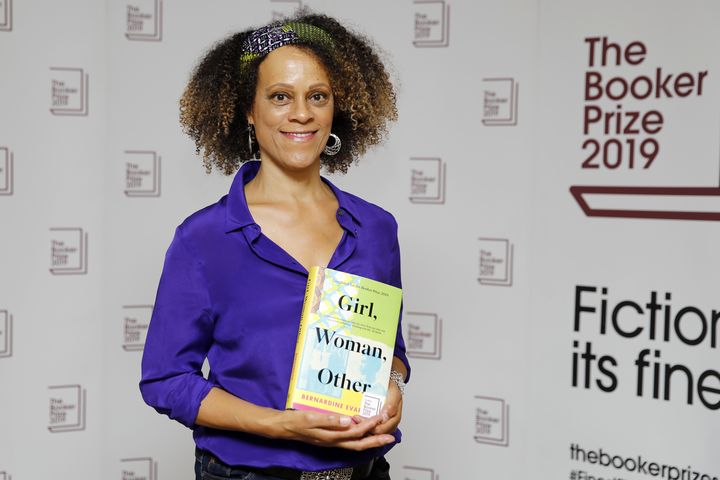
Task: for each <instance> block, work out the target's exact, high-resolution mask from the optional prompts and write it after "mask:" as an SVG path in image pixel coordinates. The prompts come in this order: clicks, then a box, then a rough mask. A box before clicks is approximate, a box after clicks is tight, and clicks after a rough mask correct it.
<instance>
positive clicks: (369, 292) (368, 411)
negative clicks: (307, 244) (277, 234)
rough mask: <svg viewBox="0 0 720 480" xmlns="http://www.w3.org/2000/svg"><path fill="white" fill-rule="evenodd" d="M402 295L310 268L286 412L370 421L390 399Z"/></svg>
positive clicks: (385, 287) (375, 284)
mask: <svg viewBox="0 0 720 480" xmlns="http://www.w3.org/2000/svg"><path fill="white" fill-rule="evenodd" d="M401 302H402V290H400V289H399V288H396V287H393V286H391V285H387V284H385V283H382V282H377V281H375V280H371V279H369V278H365V277H361V276H359V275H352V274H349V273H345V272H341V271H338V270H332V269H329V268H323V267H312V268H311V269H310V272H309V275H308V283H307V288H306V290H305V301H304V303H303V309H302V315H301V317H300V328H299V330H298V339H297V345H296V347H295V360H294V362H293V369H292V375H291V377H290V386H289V388H288V396H287V404H286V408H291V409H296V410H315V411H320V412H325V413H340V414H343V415H361V416H363V417H372V416H373V415H378V414H380V411H381V409H382V407H383V404H384V403H385V396H386V395H387V388H388V382H389V380H390V366H391V364H392V359H393V352H394V349H395V336H396V334H397V326H398V321H399V319H400V305H401Z"/></svg>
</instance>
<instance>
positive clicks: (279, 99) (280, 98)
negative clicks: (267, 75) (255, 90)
mask: <svg viewBox="0 0 720 480" xmlns="http://www.w3.org/2000/svg"><path fill="white" fill-rule="evenodd" d="M270 100H272V101H273V102H274V103H277V104H280V105H284V104H286V103H288V102H289V101H290V96H289V95H288V94H287V93H284V92H277V93H273V94H272V95H270Z"/></svg>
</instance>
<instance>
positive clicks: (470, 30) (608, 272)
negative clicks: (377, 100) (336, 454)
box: [0, 0, 720, 480]
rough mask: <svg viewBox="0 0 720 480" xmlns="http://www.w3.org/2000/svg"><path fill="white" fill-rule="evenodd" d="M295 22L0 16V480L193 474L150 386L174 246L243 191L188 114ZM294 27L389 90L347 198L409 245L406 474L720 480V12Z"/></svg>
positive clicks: (398, 470) (30, 4)
mask: <svg viewBox="0 0 720 480" xmlns="http://www.w3.org/2000/svg"><path fill="white" fill-rule="evenodd" d="M299 4H300V2H299V1H292V0H287V1H280V0H278V1H272V0H253V1H250V0H246V1H243V2H239V1H237V0H215V1H213V2H191V1H188V0H165V1H163V0H115V1H106V2H97V1H92V0H68V1H66V2H49V1H42V0H0V60H1V61H2V75H0V385H1V388H2V390H0V480H11V479H14V480H23V479H35V478H58V479H70V478H73V479H78V480H84V479H87V480H90V479H96V478H108V479H119V480H120V479H121V480H141V479H144V480H158V479H181V478H192V463H193V459H192V448H193V446H192V439H191V434H190V431H189V430H187V429H185V428H184V427H182V426H180V425H179V424H176V423H174V422H172V421H170V420H168V419H167V418H166V417H163V416H160V415H158V414H156V413H155V412H154V411H153V410H152V409H150V408H149V407H147V406H145V405H144V403H143V402H142V400H141V398H140V395H139V391H138V388H137V383H138V380H139V364H140V358H141V350H142V345H143V342H144V334H145V331H146V329H147V323H148V321H149V313H150V309H151V308H152V303H153V301H154V295H155V289H156V287H157V282H158V279H159V275H160V269H161V266H162V260H163V257H164V253H165V250H166V248H167V246H168V244H169V242H170V240H171V237H172V232H173V230H174V228H175V226H176V225H177V224H178V223H180V222H181V221H182V219H183V218H185V217H186V216H187V215H189V214H190V213H192V212H193V211H195V210H198V209H199V208H201V207H203V206H205V205H207V204H210V203H212V202H214V201H216V200H217V199H218V198H219V197H220V196H222V195H223V194H225V193H226V192H227V190H228V188H229V185H230V182H231V178H229V177H223V176H221V175H220V174H218V173H213V174H211V175H209V176H208V175H206V174H205V173H204V169H203V167H202V164H201V161H200V160H199V159H198V158H197V157H196V156H195V153H194V145H193V144H192V142H191V141H190V140H189V139H187V138H185V137H184V136H183V134H182V132H181V130H180V127H179V125H178V121H177V118H178V104H177V102H178V98H179V96H180V94H181V92H182V89H183V87H184V85H185V83H186V81H187V79H188V75H189V73H190V70H191V68H192V66H193V65H194V63H195V62H196V61H197V59H198V58H199V57H200V56H201V55H202V53H203V51H205V49H206V48H208V47H209V46H210V45H211V44H212V43H213V42H215V41H217V40H219V39H220V38H222V37H224V36H225V35H226V34H228V33H230V32H234V31H238V30H243V29H245V28H248V27H250V26H253V25H258V24H262V23H265V22H267V21H269V20H271V19H272V18H274V17H276V16H278V15H282V14H284V13H290V12H292V11H293V10H294V9H295V8H296V7H297V6H298V5H299ZM303 5H307V6H309V7H311V8H313V9H315V10H317V11H322V12H327V13H329V14H331V15H334V16H337V17H338V18H340V19H341V20H344V21H346V22H347V23H349V24H350V25H353V26H355V27H356V28H357V29H358V30H360V31H362V32H365V33H366V34H367V35H369V36H370V37H371V38H373V39H374V40H375V41H376V42H377V44H378V46H379V47H380V48H381V49H382V51H383V52H384V55H385V58H387V60H388V62H389V64H390V65H391V66H392V71H393V78H394V79H395V82H396V84H397V86H398V92H399V97H398V99H399V105H398V107H399V111H400V120H399V122H398V124H397V125H395V127H394V129H393V130H392V132H391V136H390V139H389V141H388V142H387V143H386V144H384V145H383V146H382V147H379V148H377V149H375V150H373V151H372V152H371V153H370V154H368V155H367V156H366V157H365V158H363V159H362V160H361V161H360V163H359V164H358V165H357V166H355V167H353V168H352V169H351V171H350V173H349V174H348V175H346V176H333V177H332V180H333V181H334V182H336V183H337V184H338V185H340V186H341V187H343V188H345V189H346V190H349V191H351V192H353V193H356V194H358V195H360V196H362V197H364V198H366V199H368V200H370V201H372V202H374V203H377V204H380V205H382V206H383V207H385V208H386V209H388V210H390V211H391V212H393V213H394V214H395V216H396V217H397V219H398V222H399V224H400V236H401V238H400V240H401V248H402V258H403V280H404V295H405V316H404V322H405V336H406V342H407V343H408V346H409V349H410V354H411V357H412V358H411V361H412V362H413V369H414V370H413V377H412V380H411V383H410V385H409V386H408V390H407V392H408V393H407V396H406V403H405V412H404V418H403V424H402V427H403V431H404V437H403V443H402V444H401V445H399V446H398V447H396V448H395V449H393V451H392V452H391V454H390V456H389V460H390V462H391V464H392V474H393V478H396V479H397V478H400V479H405V480H438V479H439V478H440V477H442V478H445V479H448V478H492V479H520V478H528V477H529V478H541V479H560V478H568V477H569V478H570V480H588V479H590V478H593V477H594V478H596V479H600V478H605V479H614V478H617V479H642V478H646V477H657V478H663V479H668V480H672V479H682V480H691V479H702V480H712V479H713V478H715V477H719V476H720V460H719V459H718V456H717V453H716V452H717V446H716V443H717V439H718V436H717V432H718V431H720V420H719V419H718V410H719V408H718V407H719V406H720V405H719V404H718V402H719V401H720V374H718V372H717V370H716V368H717V366H716V363H717V362H716V359H717V345H718V343H720V338H718V337H720V332H719V331H718V330H720V327H719V326H718V324H719V323H720V314H719V313H717V311H718V310H720V305H719V302H718V300H717V291H718V288H717V285H718V280H720V275H719V274H718V272H719V271H720V269H719V268H718V267H720V253H718V251H717V227H718V224H717V221H718V220H720V213H719V212H720V201H719V199H720V187H719V186H718V183H719V182H720V178H719V172H720V161H719V157H720V136H719V135H718V132H720V122H719V120H720V119H719V118H718V111H720V109H719V108H718V106H719V105H718V104H719V101H720V79H719V78H720V77H718V72H719V71H720V65H719V62H720V60H719V58H718V56H717V53H716V52H717V51H718V47H720V33H719V32H720V30H718V28H717V25H718V24H719V23H718V22H719V21H720V5H718V4H717V3H716V2H710V1H699V0H693V1H686V2H671V1H661V2H658V1H655V0H652V1H651V0H636V1H634V2H631V3H630V2H619V1H612V2H602V3H597V2H585V1H583V2H577V1H570V0H553V1H538V0H493V1H487V0H482V1H470V0H445V1H441V0H438V1H435V0H397V1H394V2H383V1H379V0H372V1H370V0H366V1H350V0H342V1H338V0H336V1H320V0H309V1H303ZM603 38H605V40H604V48H603ZM591 46H592V47H593V49H594V50H593V52H592V53H593V55H592V57H591V52H590V47H591ZM603 56H604V58H603ZM603 60H604V64H603ZM618 61H619V64H618ZM591 62H592V63H591ZM658 69H660V71H659V72H658ZM587 72H590V74H588V73H587ZM683 72H688V75H682V74H683ZM703 72H705V73H703ZM586 75H589V76H586ZM668 75H671V77H670V78H668ZM598 76H602V78H603V79H605V82H607V81H608V80H609V79H611V78H614V77H618V79H616V80H613V81H612V83H611V86H610V90H609V92H604V95H602V96H601V98H597V99H595V98H585V93H586V82H587V81H588V80H587V79H588V78H589V81H590V88H589V90H588V92H589V93H590V94H594V93H596V92H597V91H598V89H597V88H595V87H593V85H594V83H593V82H595V79H596V78H597V77H598ZM638 76H646V77H647V80H645V79H640V80H637V81H636V82H635V84H634V85H635V88H636V93H638V94H639V95H638V96H640V97H643V96H644V95H645V93H647V94H648V95H647V97H648V98H633V97H632V95H631V94H628V95H626V96H623V95H622V93H623V92H622V89H623V85H626V84H627V85H633V83H632V82H633V80H634V79H635V78H636V77H638ZM658 76H659V78H660V85H656V84H655V83H657V82H656V77H658ZM663 82H664V83H663ZM700 82H702V83H700ZM646 91H647V92H646ZM591 97H592V95H591ZM621 97H622V98H621ZM656 97H659V98H656ZM618 112H619V113H622V116H621V115H618ZM626 112H629V113H626ZM653 112H654V113H653ZM606 114H607V115H606ZM646 115H649V116H647V117H646V120H645V125H643V120H642V119H643V116H646ZM660 117H662V121H660V120H659V119H660ZM584 118H587V119H588V120H587V121H588V126H587V132H584V129H583V126H584V125H583V121H584ZM633 119H634V120H633ZM605 120H607V122H608V125H607V129H605V125H604V123H603V122H604V121H605ZM617 120H620V124H619V127H618V123H617V122H616V121H617ZM613 122H615V123H613ZM617 128H619V130H617ZM583 145H585V147H583ZM595 149H597V154H594V150H595ZM631 155H632V159H631ZM646 166H647V168H645V167H646ZM571 189H572V191H571ZM603 288H604V289H606V290H605V292H606V293H603V292H604V291H603V290H602V289H603ZM653 292H655V294H654V297H653ZM666 294H667V295H669V300H668V299H667V295H666ZM653 298H655V302H653V301H652V299H653ZM622 302H624V303H622ZM618 305H620V306H619V307H618ZM603 309H605V310H603ZM576 310H577V312H576ZM603 311H604V312H605V321H604V323H603V320H602V312H603ZM614 311H615V314H613V312H614ZM653 312H655V313H653ZM666 312H668V313H667V320H666ZM653 319H654V320H653ZM576 320H577V322H576ZM576 323H577V324H576ZM603 325H604V326H603ZM652 325H655V327H654V328H655V330H651V327H652ZM666 327H667V328H666ZM666 330H667V332H668V333H667V337H665V334H666ZM623 334H625V335H626V336H623ZM631 335H634V336H631ZM666 338H667V340H666ZM683 339H685V340H683ZM588 344H589V345H590V346H589V348H590V349H591V351H590V352H587V350H586V349H587V348H588ZM646 349H647V350H648V351H647V352H646V353H644V354H643V353H642V351H643V350H646ZM656 352H657V353H656ZM655 355H657V356H655ZM639 360H644V361H646V364H645V363H642V362H641V361H639ZM636 362H637V363H636ZM656 365H657V367H656ZM666 365H669V366H670V367H666ZM678 366H682V368H681V367H678ZM656 368H657V370H656ZM667 368H670V370H669V375H670V377H669V382H668V381H667V379H666V369H667ZM683 368H684V370H683ZM639 372H642V379H641V380H642V381H641V382H640V385H638V375H639ZM656 372H657V373H656ZM655 379H657V382H655ZM586 381H587V382H588V383H587V384H586V383H585V382H586ZM668 383H670V387H669V388H668V387H667V384H668ZM586 385H587V387H586ZM655 385H657V393H656V394H655V392H654V388H655ZM638 386H640V387H641V390H640V391H638ZM688 392H689V393H688ZM608 455H609V456H608ZM614 456H617V458H613V457H614ZM596 457H597V458H596ZM639 457H641V458H639ZM583 459H584V461H583ZM613 461H614V462H615V464H616V465H619V468H616V467H615V466H613V465H612V462H613ZM623 462H624V463H623ZM643 462H645V463H643ZM608 463H610V464H609V465H607V464H608ZM653 463H654V464H655V466H653ZM641 465H642V467H641ZM683 470H685V472H683ZM695 473H697V475H695ZM703 475H705V476H703Z"/></svg>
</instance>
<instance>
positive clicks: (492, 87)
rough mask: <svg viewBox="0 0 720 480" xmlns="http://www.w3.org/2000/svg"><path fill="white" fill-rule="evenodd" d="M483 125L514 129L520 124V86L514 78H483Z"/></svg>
mask: <svg viewBox="0 0 720 480" xmlns="http://www.w3.org/2000/svg"><path fill="white" fill-rule="evenodd" d="M482 81H483V118H482V123H483V125H487V126H504V127H514V126H515V125H517V123H518V95H519V91H520V85H519V84H518V83H517V82H516V81H515V79H514V78H510V77H505V78H483V80H482Z"/></svg>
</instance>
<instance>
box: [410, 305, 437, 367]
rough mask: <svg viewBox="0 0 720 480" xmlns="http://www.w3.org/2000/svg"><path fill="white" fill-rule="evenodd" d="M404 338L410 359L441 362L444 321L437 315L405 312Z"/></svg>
mask: <svg viewBox="0 0 720 480" xmlns="http://www.w3.org/2000/svg"><path fill="white" fill-rule="evenodd" d="M402 324H403V338H404V339H405V346H406V348H407V354H408V356H409V357H414V358H428V359H431V360H440V358H441V357H442V351H441V350H442V348H441V345H442V319H441V318H438V316H437V314H435V313H425V312H405V314H404V315H403V321H402Z"/></svg>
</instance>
